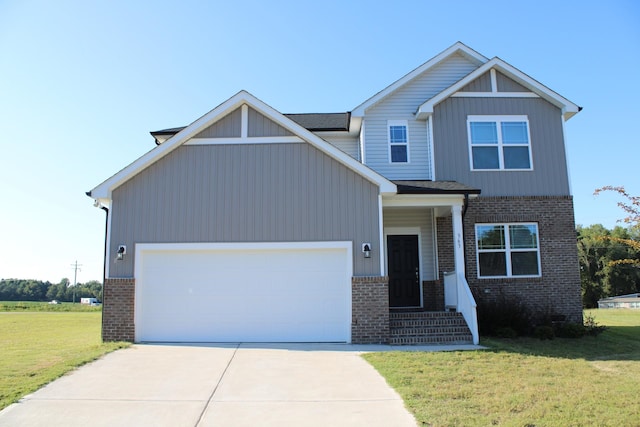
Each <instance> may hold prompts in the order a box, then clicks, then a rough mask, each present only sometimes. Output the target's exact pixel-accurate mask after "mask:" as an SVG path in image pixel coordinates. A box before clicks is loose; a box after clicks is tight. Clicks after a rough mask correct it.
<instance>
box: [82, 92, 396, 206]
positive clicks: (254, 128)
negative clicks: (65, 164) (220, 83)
mask: <svg viewBox="0 0 640 427" xmlns="http://www.w3.org/2000/svg"><path fill="white" fill-rule="evenodd" d="M250 110H253V112H250ZM238 111H239V113H238ZM238 114H239V115H240V136H239V137H237V136H235V135H237V122H238ZM250 122H251V124H250ZM220 135H233V136H220ZM274 135H275V136H274ZM300 142H306V143H309V144H311V145H312V146H314V147H315V148H317V149H319V150H320V151H322V152H323V153H325V154H327V155H328V156H329V157H331V158H333V159H334V160H337V161H338V162H340V163H342V164H343V165H345V166H346V167H348V168H349V169H351V170H353V171H355V172H356V173H358V174H359V175H360V176H362V177H363V178H365V179H367V180H368V181H370V182H372V183H374V184H376V185H377V186H379V190H380V192H382V193H395V191H396V187H395V185H394V184H393V183H392V182H391V181H389V180H388V179H386V178H385V177H383V176H382V175H380V174H378V173H376V172H374V171H373V170H372V169H370V168H368V167H366V166H364V165H363V164H361V163H359V162H358V161H357V160H355V159H353V158H352V157H350V156H349V155H347V154H346V153H344V152H342V151H341V150H339V149H338V148H336V147H334V146H332V145H331V144H329V143H328V142H326V141H324V140H323V139H322V138H320V137H318V136H317V135H315V134H313V133H312V132H310V131H308V130H307V129H305V128H303V127H302V126H300V125H299V124H297V123H295V122H294V121H292V120H291V119H288V118H287V117H285V116H284V115H283V114H282V113H280V112H278V111H276V110H274V109H273V108H271V107H270V106H268V105H267V104H265V103H263V102H262V101H260V100H259V99H257V98H255V97H254V96H253V95H251V94H249V93H248V92H246V91H240V92H238V93H237V94H236V95H234V96H233V97H231V98H229V99H228V100H227V101H225V102H223V103H222V104H220V105H219V106H218V107H216V108H214V109H213V110H211V111H210V112H209V113H207V114H205V115H204V116H202V117H200V118H199V119H197V120H196V121H195V122H193V123H191V124H190V125H189V126H187V127H186V128H184V129H182V130H180V131H179V132H178V133H176V134H175V135H173V136H172V137H171V138H169V139H167V140H166V141H165V142H164V143H162V144H161V145H159V146H157V147H156V148H154V149H153V150H151V151H149V152H148V153H146V154H144V155H143V156H142V157H140V158H138V159H137V160H135V161H134V162H133V163H131V164H129V165H128V166H126V167H125V168H124V169H122V170H120V171H119V172H118V173H116V174H115V175H113V176H112V177H111V178H109V179H107V180H105V181H104V182H102V183H101V184H100V185H98V186H97V187H95V188H94V189H93V190H91V191H90V192H88V193H87V195H88V196H89V197H92V198H93V199H94V200H95V202H96V206H100V205H102V206H105V207H109V206H110V204H111V197H112V191H113V190H114V189H116V188H118V187H119V186H120V185H123V184H124V183H125V182H127V181H128V180H129V179H131V178H133V177H134V176H135V175H137V174H138V173H140V172H141V171H143V170H144V169H146V168H148V167H149V166H150V165H152V164H153V163H155V162H156V161H158V160H159V159H161V158H163V157H165V156H166V155H168V154H170V153H171V152H172V151H174V150H176V149H177V148H179V147H180V146H182V145H208V144H225V145H229V144H274V143H277V144H281V143H300Z"/></svg>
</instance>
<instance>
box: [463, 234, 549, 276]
mask: <svg viewBox="0 0 640 427" xmlns="http://www.w3.org/2000/svg"><path fill="white" fill-rule="evenodd" d="M476 249H477V255H478V277H480V278H492V277H538V276H540V248H539V245H538V224H532V223H515V224H476Z"/></svg>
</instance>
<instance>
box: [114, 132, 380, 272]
mask: <svg viewBox="0 0 640 427" xmlns="http://www.w3.org/2000/svg"><path fill="white" fill-rule="evenodd" d="M378 194H379V189H378V187H377V185H375V184H373V183H371V182H370V181H368V180H366V179H364V178H362V177H361V176H360V175H358V174H357V173H355V172H354V171H352V170H351V169H348V168H347V167H346V166H344V165H342V164H341V163H339V162H337V161H336V160H334V159H332V158H331V157H329V156H327V155H326V154H324V153H322V152H321V151H320V150H318V149H316V148H315V147H313V146H311V145H309V144H306V143H288V144H236V145H185V146H182V147H179V148H177V149H176V150H175V151H173V152H172V153H170V154H168V155H167V156H165V157H163V158H162V159H160V160H158V161H157V162H156V163H154V164H153V165H151V166H149V167H148V168H146V169H145V170H143V171H141V172H140V173H139V174H138V175H136V176H135V177H133V178H131V179H130V180H129V181H127V182H125V183H124V184H123V185H121V186H120V187H118V188H116V189H114V191H113V204H112V208H111V211H110V213H109V214H110V215H111V239H110V248H111V253H110V254H109V256H108V257H109V262H110V268H109V271H110V273H109V276H110V277H114V278H115V277H132V276H133V271H134V270H133V269H134V253H135V250H134V248H135V244H136V243H182V242H284V241H352V242H353V246H354V249H353V254H354V275H357V276H361V275H364V276H369V275H371V276H376V275H379V274H380V264H379V263H378V262H376V259H379V252H378V251H379V248H380V245H379V222H378ZM364 242H370V243H371V244H372V246H373V248H372V249H373V253H372V256H371V258H368V259H365V258H364V257H363V256H362V251H361V244H362V243H364ZM121 244H124V245H127V248H128V254H127V256H125V259H124V260H122V261H114V259H115V251H116V250H117V247H118V245H121Z"/></svg>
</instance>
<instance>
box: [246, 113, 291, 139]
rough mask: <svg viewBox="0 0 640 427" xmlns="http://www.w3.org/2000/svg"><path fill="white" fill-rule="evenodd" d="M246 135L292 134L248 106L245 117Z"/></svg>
mask: <svg viewBox="0 0 640 427" xmlns="http://www.w3.org/2000/svg"><path fill="white" fill-rule="evenodd" d="M247 125H248V129H247V136H249V137H254V136H292V135H293V133H291V132H289V131H288V130H287V129H285V128H284V127H282V126H280V125H279V124H277V123H275V122H274V121H273V120H271V119H269V118H267V117H265V116H264V115H262V114H260V113H259V112H257V111H256V110H254V109H253V108H249V112H248V118H247Z"/></svg>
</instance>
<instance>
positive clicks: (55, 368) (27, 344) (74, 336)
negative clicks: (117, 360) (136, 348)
mask: <svg viewBox="0 0 640 427" xmlns="http://www.w3.org/2000/svg"><path fill="white" fill-rule="evenodd" d="M4 304H5V303H2V305H4ZM45 304H46V303H45ZM11 305H12V304H11ZM69 305H71V304H69ZM76 305H79V304H76ZM52 306H53V305H52ZM62 306H64V305H62ZM53 307H57V306H53ZM101 317H102V315H101V313H100V312H96V311H93V312H91V311H88V312H57V313H54V312H38V311H31V312H27V311H25V310H24V309H20V311H19V312H15V311H12V312H3V313H0V409H2V408H4V407H6V406H8V405H10V404H11V403H13V402H16V401H17V400H18V399H20V398H21V397H22V396H24V395H26V394H29V393H31V392H33V391H35V390H37V389H39V388H40V387H42V386H43V385H45V384H47V383H49V382H50V381H52V380H54V379H56V378H58V377H60V376H61V375H63V374H64V373H66V372H68V371H70V370H72V369H74V368H76V367H78V366H80V365H83V364H85V363H87V362H90V361H92V360H95V359H97V358H98V357H100V356H102V355H103V354H105V353H108V352H110V351H113V350H115V349H118V348H123V347H126V346H127V345H128V344H127V343H102V341H101V338H100V323H101Z"/></svg>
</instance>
